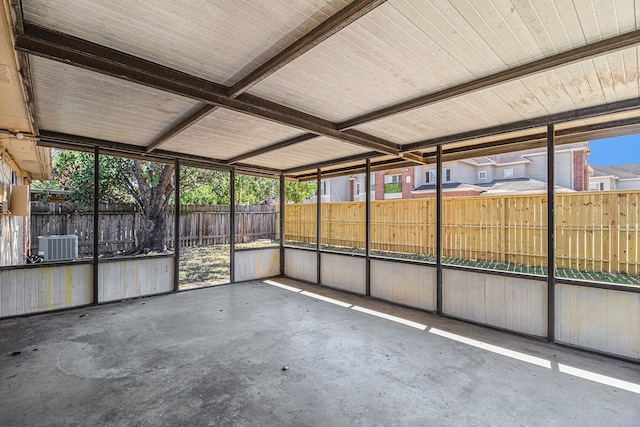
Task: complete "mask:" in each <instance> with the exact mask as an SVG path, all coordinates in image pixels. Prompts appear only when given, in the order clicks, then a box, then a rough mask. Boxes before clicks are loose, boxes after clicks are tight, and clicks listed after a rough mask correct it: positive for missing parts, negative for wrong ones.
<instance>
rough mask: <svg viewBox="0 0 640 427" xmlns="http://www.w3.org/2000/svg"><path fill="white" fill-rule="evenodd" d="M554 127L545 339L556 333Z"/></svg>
mask: <svg viewBox="0 0 640 427" xmlns="http://www.w3.org/2000/svg"><path fill="white" fill-rule="evenodd" d="M555 153H556V152H555V126H554V125H553V124H550V125H548V127H547V270H548V274H547V339H548V340H549V341H550V342H553V341H555V331H556V322H555V319H556V271H555V270H556V230H555V224H556V221H555V217H556V203H555V163H556V161H555Z"/></svg>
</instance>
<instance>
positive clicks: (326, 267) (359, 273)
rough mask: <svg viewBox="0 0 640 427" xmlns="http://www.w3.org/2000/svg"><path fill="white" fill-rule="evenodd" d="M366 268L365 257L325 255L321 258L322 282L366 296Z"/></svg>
mask: <svg viewBox="0 0 640 427" xmlns="http://www.w3.org/2000/svg"><path fill="white" fill-rule="evenodd" d="M365 268H366V266H365V259H364V258H363V257H354V256H349V255H337V254H327V253H323V254H321V257H320V280H321V282H322V284H323V285H327V286H330V287H332V288H337V289H343V290H345V291H349V292H354V293H357V294H362V295H364V294H365V293H366V270H365Z"/></svg>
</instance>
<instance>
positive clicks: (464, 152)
mask: <svg viewBox="0 0 640 427" xmlns="http://www.w3.org/2000/svg"><path fill="white" fill-rule="evenodd" d="M639 129H640V117H631V118H627V119H621V120H615V121H611V122H603V123H594V124H590V125H583V126H576V127H570V128H566V129H556V132H555V135H556V137H555V141H556V145H557V146H562V145H566V144H573V143H576V142H586V141H589V140H593V139H598V138H608V137H615V136H623V135H629V134H633V133H636V132H637V131H638V130H639ZM546 141H547V133H546V132H538V133H534V134H530V135H526V136H521V137H512V138H503V139H498V140H495V141H489V142H483V143H480V144H473V145H467V146H463V147H455V148H449V149H445V150H443V152H442V154H443V160H444V161H454V160H464V159H470V158H474V157H482V156H491V155H494V154H503V153H512V152H515V151H526V150H529V149H533V148H538V147H541V146H545V145H546ZM425 160H426V161H427V162H428V163H435V162H436V156H435V154H429V155H425Z"/></svg>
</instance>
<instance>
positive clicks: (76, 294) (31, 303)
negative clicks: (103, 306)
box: [0, 264, 93, 317]
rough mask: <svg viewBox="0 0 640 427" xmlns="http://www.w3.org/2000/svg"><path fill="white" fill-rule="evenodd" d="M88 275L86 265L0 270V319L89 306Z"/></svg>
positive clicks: (90, 296) (89, 280)
mask: <svg viewBox="0 0 640 427" xmlns="http://www.w3.org/2000/svg"><path fill="white" fill-rule="evenodd" d="M91 271H92V268H91V265H88V264H73V265H64V266H37V267H36V266H32V267H28V268H19V269H7V270H0V317H7V316H18V315H22V314H29V313H38V312H43V311H50V310H56V309H60V308H69V307H76V306H80V305H86V304H90V303H91V301H92V298H93V295H92V293H93V285H92V273H91Z"/></svg>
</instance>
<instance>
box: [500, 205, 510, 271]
mask: <svg viewBox="0 0 640 427" xmlns="http://www.w3.org/2000/svg"><path fill="white" fill-rule="evenodd" d="M500 209H502V212H501V215H500V220H501V221H502V224H500V232H501V233H502V241H501V242H500V248H501V249H500V257H501V259H500V261H502V262H504V263H506V262H507V224H508V223H507V220H508V218H507V212H508V209H507V198H506V197H505V196H501V197H500Z"/></svg>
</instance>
